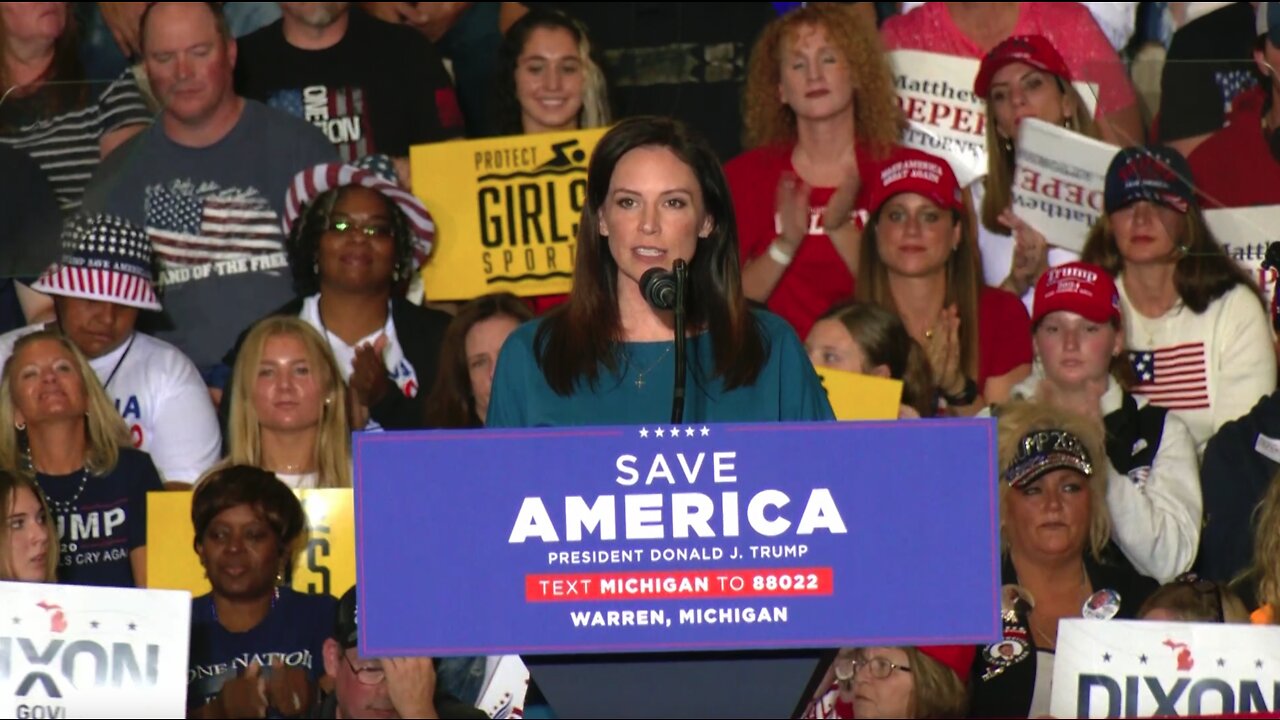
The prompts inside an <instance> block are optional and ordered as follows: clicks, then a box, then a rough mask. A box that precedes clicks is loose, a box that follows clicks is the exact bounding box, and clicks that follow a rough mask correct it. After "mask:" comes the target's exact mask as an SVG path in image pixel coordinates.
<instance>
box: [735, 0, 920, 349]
mask: <svg viewBox="0 0 1280 720" xmlns="http://www.w3.org/2000/svg"><path fill="white" fill-rule="evenodd" d="M743 120H744V124H745V126H746V145H747V146H748V147H750V148H753V149H752V150H748V151H747V152H745V153H743V154H742V155H739V156H738V157H736V158H734V159H733V160H731V161H729V163H728V164H727V165H726V166H725V174H726V176H727V177H728V180H729V187H730V190H731V192H732V193H733V205H734V212H735V213H736V215H737V220H738V238H739V242H740V244H741V252H740V255H741V257H742V260H743V263H744V265H743V271H742V286H743V290H744V291H745V292H746V295H747V297H748V298H750V299H752V300H756V301H759V302H764V303H767V304H768V306H769V309H770V310H772V311H774V312H775V313H777V314H778V315H781V316H782V317H783V318H785V319H786V320H787V321H788V322H789V323H791V325H792V326H793V327H795V329H796V332H797V333H798V334H799V335H800V337H805V336H806V335H807V334H808V332H809V328H810V327H811V326H812V325H813V323H814V321H815V320H816V319H817V318H818V316H820V315H821V314H822V313H823V312H825V311H826V310H827V308H829V307H831V306H832V305H833V304H834V303H836V302H839V301H840V300H844V299H846V298H848V297H849V296H850V295H851V294H852V293H853V278H854V275H856V269H857V263H858V242H859V232H858V230H857V229H856V228H855V227H854V223H852V222H850V220H851V217H852V215H851V211H852V210H853V207H854V202H855V200H856V198H857V197H858V190H859V187H860V186H861V180H860V179H861V177H862V176H863V175H864V174H867V173H869V172H870V166H871V163H872V160H873V158H875V157H883V156H884V155H886V154H887V153H888V151H889V150H890V149H891V148H892V146H893V145H894V144H895V143H896V142H897V139H898V133H899V124H898V123H899V112H898V107H897V103H896V101H895V100H894V92H893V78H892V76H891V75H890V73H889V66H888V64H887V63H886V62H885V58H884V53H883V52H881V49H880V41H879V39H878V38H877V37H876V30H875V27H873V26H872V25H871V24H870V23H868V22H866V21H864V20H863V19H862V18H861V17H860V16H859V15H858V14H857V13H853V12H849V11H848V10H847V9H845V8H842V7H839V6H834V5H825V4H822V5H809V6H807V7H803V8H798V9H796V10H793V11H792V12H789V13H787V14H786V15H783V16H782V17H780V18H778V19H776V20H774V21H773V22H772V23H770V24H769V25H768V26H767V27H766V28H765V30H764V33H763V34H762V35H761V37H760V39H759V40H758V41H757V42H756V46H755V48H754V49H753V50H752V52H751V61H750V66H749V68H748V73H747V87H746V95H745V103H744V109H743ZM837 188H839V190H840V191H839V192H837Z"/></svg>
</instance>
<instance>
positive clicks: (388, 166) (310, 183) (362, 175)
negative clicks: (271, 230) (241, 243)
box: [283, 155, 436, 269]
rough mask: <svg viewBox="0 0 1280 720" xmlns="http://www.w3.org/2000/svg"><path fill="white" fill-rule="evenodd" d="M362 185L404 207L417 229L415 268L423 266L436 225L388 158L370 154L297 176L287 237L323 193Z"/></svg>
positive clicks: (288, 202)
mask: <svg viewBox="0 0 1280 720" xmlns="http://www.w3.org/2000/svg"><path fill="white" fill-rule="evenodd" d="M347 185H361V186H363V187H367V188H372V189H373V190H377V191H378V192H380V193H382V194H383V195H384V196H386V197H387V198H390V200H391V201H392V202H393V203H395V204H396V207H398V208H400V211H401V212H403V213H404V214H405V217H406V218H408V219H409V227H410V228H411V229H412V230H413V263H414V268H415V269H417V268H420V267H422V264H423V263H425V262H426V261H427V257H429V256H430V255H431V247H432V246H433V245H434V244H435V240H436V223H435V221H434V220H432V219H431V213H429V212H427V208H426V206H425V205H423V204H422V201H421V200H419V199H418V198H416V197H414V195H413V193H411V192H409V191H408V190H405V189H404V188H402V187H400V183H399V181H398V177H397V175H396V170H395V165H394V164H393V163H392V161H391V158H389V157H387V156H386V155H366V156H365V157H362V158H360V159H359V160H356V161H355V162H354V163H350V164H347V163H322V164H320V165H316V166H314V167H311V168H309V169H307V170H303V171H301V172H299V173H298V174H297V175H294V176H293V182H291V183H289V192H288V193H287V194H286V195H285V199H284V220H283V223H284V234H285V237H288V236H289V231H290V230H291V229H292V228H293V224H294V223H295V222H297V221H298V218H299V217H301V216H302V210H303V208H305V207H306V206H307V203H310V202H311V201H312V200H314V199H315V198H316V196H317V195H319V194H320V193H323V192H325V191H326V190H332V189H333V188H340V187H345V186H347Z"/></svg>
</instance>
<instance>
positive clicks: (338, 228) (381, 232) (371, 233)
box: [329, 217, 391, 239]
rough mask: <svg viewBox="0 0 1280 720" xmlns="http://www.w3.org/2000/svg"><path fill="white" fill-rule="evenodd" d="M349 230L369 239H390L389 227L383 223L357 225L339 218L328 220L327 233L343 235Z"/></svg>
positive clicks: (354, 222)
mask: <svg viewBox="0 0 1280 720" xmlns="http://www.w3.org/2000/svg"><path fill="white" fill-rule="evenodd" d="M349 230H355V231H356V232H358V233H360V234H361V235H363V236H365V237H367V238H370V239H377V238H389V237H391V225H389V224H388V223H385V222H377V223H358V222H356V221H354V220H349V219H347V218H341V217H339V218H332V219H330V220H329V232H335V233H339V234H342V235H345V234H346V233H347V232H348V231H349Z"/></svg>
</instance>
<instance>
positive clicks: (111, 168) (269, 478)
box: [0, 2, 1280, 718]
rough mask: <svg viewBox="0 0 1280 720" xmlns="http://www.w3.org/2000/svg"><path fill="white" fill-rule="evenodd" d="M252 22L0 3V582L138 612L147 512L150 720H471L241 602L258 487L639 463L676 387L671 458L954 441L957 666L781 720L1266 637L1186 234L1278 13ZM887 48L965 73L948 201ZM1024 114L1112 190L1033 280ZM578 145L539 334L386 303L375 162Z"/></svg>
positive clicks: (1261, 552)
mask: <svg viewBox="0 0 1280 720" xmlns="http://www.w3.org/2000/svg"><path fill="white" fill-rule="evenodd" d="M224 5H225V6H224ZM278 5H279V7H278V8H277V7H276V4H273V3H226V4H223V3H62V2H39V3H4V4H0V194H3V197H4V198H5V202H4V203H2V204H0V205H3V206H2V207H0V242H3V244H4V253H3V254H4V255H5V257H4V258H3V260H2V261H0V268H2V269H3V274H4V280H3V282H0V331H3V332H4V334H3V335H0V360H2V361H3V363H4V365H3V375H2V380H0V507H2V508H3V510H4V516H5V517H6V518H7V522H5V523H4V524H3V525H0V580H14V581H24V582H60V583H70V584H77V585H98V586H118V587H146V586H147V572H146V571H147V562H146V557H147V546H148V544H151V545H157V544H163V543H164V542H165V539H164V538H155V537H150V538H149V537H147V530H146V528H147V522H146V519H147V493H148V492H151V491H160V490H170V491H173V490H191V491H193V501H192V509H191V520H192V525H193V527H194V530H195V541H194V549H195V551H196V554H197V555H198V557H199V560H200V563H201V564H202V566H203V567H204V570H205V573H206V575H207V577H208V579H209V583H210V585H211V587H212V590H211V591H210V592H209V593H208V594H206V595H203V596H201V597H198V598H196V599H195V600H194V601H193V605H192V616H191V622H192V627H191V659H190V667H189V673H188V675H189V678H190V685H189V692H188V711H189V715H190V716H192V717H264V716H272V717H276V716H283V717H297V716H302V715H307V716H311V717H374V716H377V717H385V716H387V715H388V714H392V715H398V716H402V717H433V716H440V717H484V716H485V714H484V713H483V712H482V711H481V710H477V709H476V703H477V701H478V700H479V697H478V693H479V689H480V687H481V685H482V684H483V681H484V679H485V673H486V668H489V669H490V670H491V669H492V663H491V662H490V663H487V662H486V659H485V658H448V659H440V660H438V661H436V662H433V661H432V660H431V659H429V658H365V657H361V656H359V654H358V653H357V652H356V632H355V622H356V621H355V617H356V607H355V592H354V589H352V590H351V591H348V592H347V593H346V594H345V595H344V596H343V597H342V598H341V600H335V599H334V598H332V597H329V596H327V595H307V594H302V593H299V592H296V591H294V590H292V589H291V588H290V587H288V581H287V578H288V576H289V572H290V571H289V568H290V567H291V566H292V561H293V558H294V555H295V554H296V553H297V551H298V549H299V548H298V539H299V537H300V536H301V535H302V532H303V530H304V529H305V527H306V525H307V520H306V514H305V511H304V509H303V506H302V504H301V503H300V502H299V500H298V499H297V496H296V494H295V493H294V492H293V491H294V490H299V489H311V488H344V487H350V486H351V484H352V475H353V468H352V455H351V433H352V432H358V431H360V432H377V431H394V430H405V429H450V428H484V427H507V428H511V427H537V426H570V425H617V424H645V423H654V422H664V421H665V420H666V419H667V417H668V414H669V410H670V408H671V395H670V393H669V392H668V390H667V389H668V388H670V387H671V386H672V384H673V381H674V378H675V377H676V374H677V372H678V371H683V372H687V375H688V378H689V380H688V389H687V396H686V397H685V400H684V406H683V407H684V410H683V412H684V417H685V418H686V419H689V420H696V421H698V422H716V421H752V422H788V421H832V420H834V419H835V416H834V413H833V412H832V406H831V403H830V402H829V400H828V397H827V394H826V391H825V390H824V388H823V385H822V383H821V381H820V380H819V377H818V374H817V373H816V372H815V367H826V368H831V369H834V370H843V371H848V372H854V373H862V374H866V375H876V376H881V377H887V378H894V379H898V380H901V381H902V383H903V392H902V398H901V408H900V418H901V419H902V421H904V422H911V421H912V420H913V419H916V418H922V417H923V418H948V417H973V416H990V417H993V418H995V423H996V426H997V428H998V436H999V447H998V459H999V466H1000V467H999V470H1000V475H999V477H997V478H992V482H995V483H997V484H998V487H999V524H1000V537H1001V549H1000V552H1001V563H1000V571H1001V576H1002V582H1003V585H1004V590H1003V593H1002V594H1003V606H1002V609H1001V612H1002V618H1001V619H1002V624H1003V628H1004V637H1003V638H1001V639H1000V640H998V641H997V642H995V643H993V644H991V645H989V646H984V647H965V646H930V647H865V648H845V649H842V650H841V651H840V652H839V654H838V655H837V657H836V660H835V662H834V663H832V664H831V666H830V668H829V670H828V671H827V678H826V680H825V681H824V682H822V683H821V685H820V687H819V690H818V693H817V694H816V695H815V696H814V697H813V699H812V702H811V703H810V705H809V708H808V711H807V712H808V714H809V715H810V716H812V717H860V718H872V717H965V716H982V717H987V716H1009V717H1014V716H1021V717H1027V716H1038V715H1042V714H1045V713H1046V712H1047V711H1048V707H1049V696H1050V686H1051V678H1052V672H1053V658H1054V649H1055V647H1056V644H1057V637H1058V622H1059V621H1060V620H1062V619H1068V618H1076V617H1102V618H1103V619H1110V618H1113V617H1115V618H1152V619H1161V620H1180V621H1200V622H1246V623H1247V622H1253V623H1258V624H1275V623H1276V622H1280V620H1277V617H1276V613H1275V608H1276V607H1277V606H1280V480H1277V470H1278V469H1280V440H1275V439H1273V438H1280V393H1278V392H1277V376H1276V373H1277V356H1278V355H1280V344H1277V342H1276V336H1275V326H1276V322H1275V321H1274V317H1275V314H1274V311H1273V303H1272V302H1271V301H1270V300H1269V299H1268V298H1267V296H1266V295H1264V290H1265V287H1263V286H1260V284H1259V281H1260V278H1259V277H1258V276H1257V274H1256V273H1254V272H1252V271H1251V270H1248V269H1245V268H1244V267H1242V266H1241V264H1240V263H1239V262H1238V258H1237V257H1234V256H1233V255H1232V254H1231V253H1230V252H1228V250H1227V245H1228V243H1230V244H1234V245H1237V246H1239V245H1246V246H1247V245H1257V244H1259V243H1265V242H1266V241H1267V237H1265V236H1264V235H1263V234H1262V233H1263V232H1264V230H1265V229H1260V230H1259V232H1258V234H1257V235H1256V236H1254V237H1231V238H1226V237H1217V236H1215V234H1214V231H1213V230H1211V228H1210V223H1209V222H1208V221H1207V220H1206V212H1208V211H1211V210H1222V209H1231V208H1258V207H1265V206H1269V205H1277V206H1280V182H1277V180H1280V140H1278V139H1277V138H1278V137H1280V136H1278V135H1277V134H1276V132H1275V130H1274V128H1275V127H1276V126H1277V125H1280V81H1278V80H1277V79H1276V78H1275V77H1274V76H1275V73H1276V70H1275V67H1274V66H1275V65H1277V64H1280V6H1277V4H1275V3H1253V4H1252V5H1251V4H1248V3H1227V4H1222V3H1143V4H1141V5H1144V6H1152V7H1146V8H1144V9H1142V10H1140V11H1139V10H1137V9H1135V8H1133V7H1130V8H1129V12H1130V16H1129V22H1128V24H1127V32H1125V31H1124V28H1122V29H1121V31H1119V32H1118V31H1117V28H1116V17H1115V16H1114V12H1115V10H1114V8H1112V9H1110V10H1108V9H1106V8H1095V7H1090V6H1105V5H1119V6H1137V5H1139V4H1138V3H923V4H919V3H739V4H737V5H736V6H735V7H732V8H730V7H728V6H721V5H716V4H712V3H681V4H678V6H677V4H669V5H668V4H661V3H622V4H617V3H613V4H603V3H602V4H589V3H559V4H553V3H525V4H521V3H358V4H354V3H279V4H278ZM1208 5H1212V6H1214V7H1211V8H1200V7H1196V6H1208ZM1187 6H1190V7H1187ZM1134 13H1138V14H1137V15H1136V16H1135V15H1134ZM1152 13H1156V14H1157V15H1156V16H1155V18H1156V19H1155V21H1152V18H1151V14H1152ZM1135 17H1136V18H1137V19H1138V20H1142V21H1145V22H1139V23H1136V25H1141V26H1142V27H1138V28H1135V23H1134V22H1133V21H1134V19H1135ZM1160 20H1164V21H1167V22H1165V23H1164V25H1162V24H1161V22H1160ZM1120 24H1121V25H1122V26H1123V25H1125V23H1123V22H1122V23H1120ZM1168 26H1172V27H1176V32H1169V30H1168ZM1153 28H1155V29H1153ZM1117 34H1118V35H1119V39H1120V41H1119V42H1117V41H1116V38H1117ZM1153 46H1154V47H1157V48H1158V49H1159V52H1160V53H1167V57H1168V62H1167V64H1166V67H1165V72H1164V77H1163V78H1162V80H1161V82H1160V86H1161V88H1160V90H1161V92H1160V93H1159V97H1158V102H1157V103H1156V104H1155V105H1153V106H1152V107H1150V108H1148V107H1145V106H1144V105H1143V104H1142V100H1141V99H1140V97H1139V94H1138V93H1137V92H1135V86H1134V85H1135V84H1134V80H1132V79H1131V78H1136V77H1137V76H1138V75H1139V72H1138V70H1139V68H1138V61H1137V60H1136V59H1135V58H1137V57H1139V56H1140V55H1141V53H1142V52H1146V51H1148V50H1150V48H1151V47H1153ZM893 50H924V51H929V52H932V53H938V54H941V55H944V56H952V57H955V58H965V59H976V60H978V61H979V65H978V68H979V69H978V72H977V74H976V76H975V77H974V78H973V79H972V86H971V87H969V88H965V90H966V91H968V92H970V93H971V94H972V95H973V97H975V98H978V99H979V100H980V101H981V102H982V103H983V104H984V106H985V110H986V125H985V128H984V137H985V144H986V163H987V164H986V168H985V172H984V173H982V175H981V177H980V178H978V179H977V180H975V181H974V182H972V183H969V184H967V185H965V184H962V182H961V181H960V179H959V178H958V176H957V172H956V171H955V169H954V168H953V167H952V165H951V163H950V162H949V161H948V159H947V158H944V157H941V156H937V155H933V154H930V153H929V152H925V151H923V150H921V149H918V148H913V147H906V146H904V145H903V144H902V137H903V130H904V127H905V126H906V119H907V118H906V117H905V115H904V111H903V106H902V103H901V102H900V98H899V97H898V95H897V89H896V88H895V82H894V75H893V70H892V66H891V62H890V56H889V52H890V51H893ZM1214 68H1216V69H1217V71H1216V72H1212V70H1213V69H1214ZM1131 70H1132V72H1131ZM1081 83H1084V84H1085V85H1084V87H1089V88H1092V92H1094V93H1096V94H1095V95H1094V96H1092V97H1089V96H1086V95H1084V94H1082V91H1081V90H1080V89H1079V88H1080V87H1082V85H1081ZM1029 118H1032V119H1035V120H1039V121H1042V122H1044V123H1049V124H1051V125H1054V126H1058V127H1059V128H1063V129H1064V130H1066V131H1069V133H1074V134H1076V135H1079V136H1083V137H1087V138H1092V139H1096V140H1102V141H1105V142H1109V143H1111V144H1113V145H1115V146H1118V148H1119V151H1118V152H1117V153H1116V155H1115V157H1114V159H1113V160H1112V161H1111V163H1110V167H1109V168H1108V169H1107V171H1106V174H1105V189H1104V191H1103V192H1102V193H1101V194H1100V198H1099V207H1097V208H1096V209H1097V211H1098V214H1099V216H1100V217H1099V220H1098V222H1097V223H1096V224H1094V225H1093V227H1092V228H1091V229H1090V230H1088V231H1082V232H1081V237H1079V238H1078V240H1079V243H1078V244H1077V245H1075V246H1074V247H1075V248H1077V249H1079V248H1083V250H1082V251H1080V252H1076V251H1074V250H1072V249H1070V248H1064V247H1058V246H1057V245H1055V244H1053V243H1051V242H1050V240H1049V239H1048V238H1047V237H1046V235H1045V234H1044V232H1043V230H1042V229H1037V228H1036V227H1033V226H1032V224H1031V223H1030V222H1028V221H1027V220H1026V219H1024V217H1021V216H1020V215H1019V214H1018V212H1017V210H1016V204H1015V203H1014V202H1013V196H1014V194H1015V191H1016V189H1017V188H1016V185H1017V181H1016V179H1015V178H1016V171H1015V164H1016V160H1017V155H1018V141H1019V129H1020V127H1021V126H1022V123H1023V122H1024V121H1025V120H1027V119H1029ZM595 127H608V128H609V129H608V131H607V132H606V133H605V134H604V136H603V138H602V139H601V140H600V141H599V143H598V144H597V145H596V147H595V150H594V152H593V153H592V155H591V157H590V160H589V163H588V167H587V178H586V185H585V195H584V197H583V209H582V214H581V218H580V221H579V223H578V226H579V231H578V235H577V238H576V241H577V246H576V260H575V265H574V268H573V281H572V290H571V292H570V293H569V294H568V295H567V296H554V297H536V298H518V297H515V296H514V295H511V294H506V293H499V294H492V295H485V296H481V297H476V298H474V299H471V300H470V301H468V302H465V303H454V304H440V303H435V302H433V297H432V289H431V287H430V286H427V287H425V289H424V288H423V287H422V280H421V278H422V273H421V270H422V268H423V266H424V265H425V264H426V263H429V262H431V258H432V250H433V248H434V247H435V246H436V245H437V244H444V243H465V242H470V239H468V238H458V237H448V236H445V235H441V234H438V233H437V228H436V225H435V223H434V221H433V219H432V217H431V214H430V212H428V210H427V207H426V205H425V204H424V202H423V200H422V199H420V198H418V197H415V196H414V194H413V193H412V191H411V188H412V186H413V170H412V169H411V168H410V164H409V162H408V155H409V148H410V147H411V146H415V145H421V144H425V143H437V142H450V141H453V140H456V139H459V138H477V137H486V136H496V135H522V134H534V133H544V132H555V131H567V130H576V129H586V128H595ZM419 172H421V170H419ZM428 200H429V199H428ZM677 261H683V262H685V263H687V266H688V296H687V322H688V346H689V352H688V357H687V358H686V359H685V361H686V363H687V364H686V367H685V368H683V369H679V370H678V369H677V367H676V365H675V354H673V352H672V350H673V347H674V345H675V344H674V342H673V340H674V338H675V321H674V316H673V313H672V312H671V311H670V310H667V309H659V308H657V307H655V306H654V305H653V304H652V303H651V302H650V301H649V300H648V299H647V298H646V296H645V294H644V293H643V292H642V291H641V282H642V278H643V277H644V276H645V273H646V272H648V271H650V270H652V269H654V268H660V269H664V270H669V269H671V268H672V267H673V265H674V264H675V263H676V262H677ZM1261 280H1262V281H1266V282H1267V283H1269V284H1274V274H1273V275H1271V276H1266V275H1264V276H1262V277H1261ZM853 461H854V462H856V458H855V459H854V460H853ZM90 548H91V550H90ZM246 654H248V655H266V654H274V655H273V656H274V657H277V658H288V659H289V663H288V664H285V663H283V662H279V663H276V664H275V665H274V666H272V665H268V666H265V667H264V666H262V665H261V664H256V663H255V664H252V665H250V666H248V667H241V668H238V667H236V664H235V662H234V658H237V657H242V656H245V655H246ZM295 660H296V662H295ZM796 690H797V692H798V691H799V689H796ZM539 702H541V699H540V698H539V697H538V694H537V692H536V687H535V688H534V691H533V693H532V694H531V696H530V698H529V704H530V706H531V707H532V706H536V705H537V704H538V703H539Z"/></svg>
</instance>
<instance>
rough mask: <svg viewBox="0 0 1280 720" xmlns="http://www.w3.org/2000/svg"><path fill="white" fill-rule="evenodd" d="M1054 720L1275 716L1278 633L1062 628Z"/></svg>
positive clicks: (1108, 625)
mask: <svg viewBox="0 0 1280 720" xmlns="http://www.w3.org/2000/svg"><path fill="white" fill-rule="evenodd" d="M1050 713H1051V714H1052V715H1053V716H1054V717H1080V718H1101V717H1156V716H1163V717H1170V716H1182V717H1188V716H1198V715H1231V714H1235V713H1245V714H1247V713H1261V714H1263V715H1267V716H1270V717H1275V715H1274V714H1272V713H1280V628H1277V627H1274V626H1261V625H1233V624H1221V623H1183V622H1172V623H1171V622H1154V621H1150V620H1106V621H1103V620H1080V619H1075V620H1063V621H1062V622H1061V623H1060V624H1059V631H1058V647H1057V651H1056V654H1055V660H1054V666H1053V694H1052V699H1051V705H1050Z"/></svg>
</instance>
